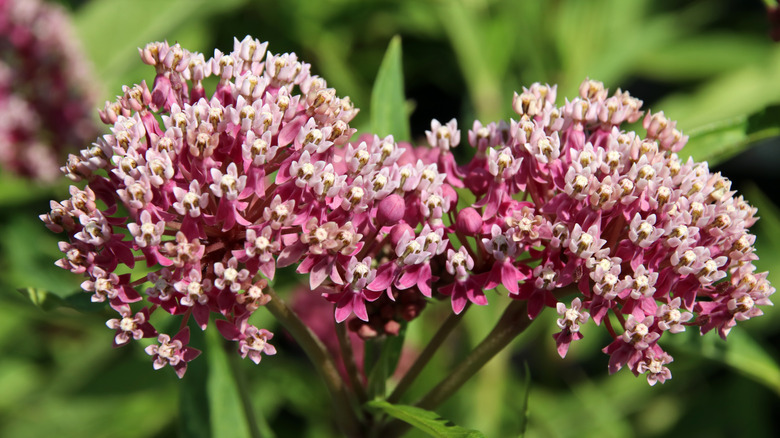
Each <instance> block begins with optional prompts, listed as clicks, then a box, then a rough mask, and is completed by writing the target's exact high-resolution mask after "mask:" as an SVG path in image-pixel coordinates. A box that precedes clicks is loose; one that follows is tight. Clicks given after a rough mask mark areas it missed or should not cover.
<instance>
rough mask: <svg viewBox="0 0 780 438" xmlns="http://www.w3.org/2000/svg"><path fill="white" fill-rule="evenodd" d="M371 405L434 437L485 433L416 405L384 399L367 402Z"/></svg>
mask: <svg viewBox="0 0 780 438" xmlns="http://www.w3.org/2000/svg"><path fill="white" fill-rule="evenodd" d="M367 404H368V406H369V407H372V408H376V409H380V410H382V411H383V412H384V413H386V414H388V415H390V416H391V417H394V418H397V419H399V420H401V421H403V422H405V423H408V424H410V425H412V426H414V427H416V428H417V429H419V430H421V431H423V432H425V433H427V434H428V435H430V436H432V437H439V438H480V437H484V436H485V435H484V434H483V433H482V432H480V431H478V430H473V429H466V428H463V427H460V426H456V425H454V424H452V422H450V421H449V420H445V419H444V418H442V417H440V416H439V414H437V413H436V412H431V411H428V410H425V409H421V408H418V407H415V406H407V405H394V404H391V403H388V402H386V401H384V400H373V401H370V402H368V403H367Z"/></svg>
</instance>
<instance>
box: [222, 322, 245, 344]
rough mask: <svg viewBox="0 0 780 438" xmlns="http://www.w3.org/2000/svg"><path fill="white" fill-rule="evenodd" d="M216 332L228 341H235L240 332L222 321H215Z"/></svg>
mask: <svg viewBox="0 0 780 438" xmlns="http://www.w3.org/2000/svg"><path fill="white" fill-rule="evenodd" d="M217 330H219V332H220V333H221V334H222V336H223V337H224V338H225V339H227V340H228V341H235V340H236V339H238V337H239V336H240V335H241V331H240V330H239V329H238V327H236V326H235V325H233V324H231V323H229V322H227V321H225V320H224V319H218V320H217Z"/></svg>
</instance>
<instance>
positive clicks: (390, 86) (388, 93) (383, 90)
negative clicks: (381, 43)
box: [371, 36, 410, 141]
mask: <svg viewBox="0 0 780 438" xmlns="http://www.w3.org/2000/svg"><path fill="white" fill-rule="evenodd" d="M371 132H372V133H374V134H376V135H379V136H385V135H390V134H392V135H393V137H394V138H395V140H396V141H402V140H407V141H408V140H409V139H410V134H409V117H408V116H407V114H406V103H405V97H404V77H403V64H402V58H401V37H399V36H395V37H393V39H392V40H391V41H390V45H389V46H388V47H387V52H386V53H385V57H384V59H383V60H382V65H381V66H380V67H379V72H378V73H377V75H376V81H375V82H374V89H373V90H372V91H371Z"/></svg>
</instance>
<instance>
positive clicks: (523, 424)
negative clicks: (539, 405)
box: [518, 362, 531, 438]
mask: <svg viewBox="0 0 780 438" xmlns="http://www.w3.org/2000/svg"><path fill="white" fill-rule="evenodd" d="M523 366H524V367H525V379H524V382H523V393H524V394H525V395H524V396H523V404H522V407H521V409H520V434H519V435H518V436H519V437H520V438H523V437H524V436H525V431H526V429H527V428H528V411H529V405H528V396H529V395H530V393H531V371H530V370H529V369H528V362H526V363H524V364H523Z"/></svg>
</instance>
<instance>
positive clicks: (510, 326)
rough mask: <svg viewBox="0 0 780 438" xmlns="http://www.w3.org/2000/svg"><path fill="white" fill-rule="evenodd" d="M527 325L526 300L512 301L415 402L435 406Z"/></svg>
mask: <svg viewBox="0 0 780 438" xmlns="http://www.w3.org/2000/svg"><path fill="white" fill-rule="evenodd" d="M530 324H531V320H530V319H528V313H527V305H526V301H525V300H523V301H515V300H513V301H512V302H511V303H509V305H508V306H507V307H506V310H504V314H503V315H501V318H500V319H499V320H498V323H496V326H495V327H493V330H491V331H490V333H488V335H487V336H486V337H485V339H483V340H482V342H481V343H480V344H479V345H477V347H476V348H475V349H474V350H473V351H472V352H471V353H470V354H469V355H468V357H466V359H464V360H463V361H461V362H460V363H459V364H458V366H457V367H455V369H454V370H453V371H452V373H450V375H449V376H447V377H446V378H445V379H444V380H442V381H441V383H439V384H438V385H437V386H436V387H435V388H433V389H432V390H431V391H430V392H428V394H426V395H425V397H423V398H422V399H421V400H420V401H419V402H417V406H419V407H421V408H423V409H435V408H436V407H437V406H439V405H440V404H441V403H442V402H444V401H445V400H447V399H448V398H450V396H452V395H453V394H454V393H455V392H456V391H457V390H458V389H460V387H461V386H462V385H463V384H464V383H466V381H467V380H468V379H470V378H471V377H472V376H473V375H474V374H475V373H476V372H477V371H479V369H480V368H482V366H484V365H485V364H486V363H487V362H488V361H489V360H490V359H492V358H493V356H495V355H496V354H498V352H500V351H501V350H503V349H504V347H506V346H507V345H509V343H510V342H512V340H514V339H515V338H516V337H517V336H518V335H519V334H520V333H522V332H523V331H524V330H525V329H526V328H527V327H528V326H529V325H530Z"/></svg>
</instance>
